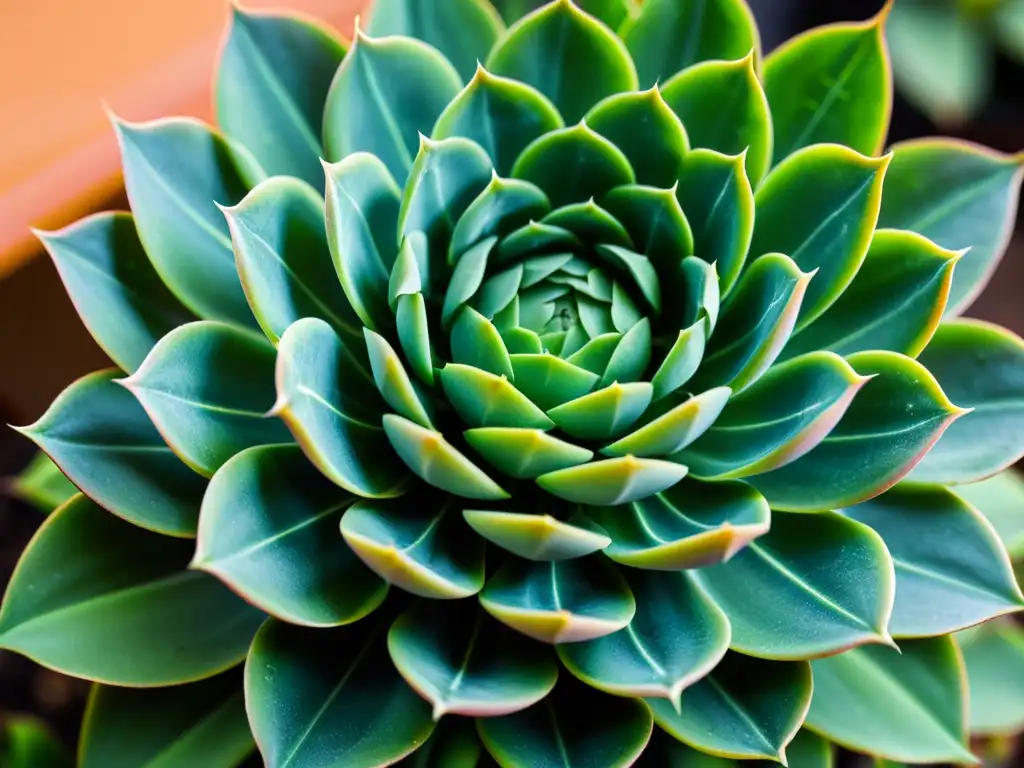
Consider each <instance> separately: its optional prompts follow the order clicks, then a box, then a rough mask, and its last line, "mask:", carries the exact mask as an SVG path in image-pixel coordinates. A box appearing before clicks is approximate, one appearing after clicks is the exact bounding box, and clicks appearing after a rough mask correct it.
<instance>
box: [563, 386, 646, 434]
mask: <svg viewBox="0 0 1024 768" xmlns="http://www.w3.org/2000/svg"><path fill="white" fill-rule="evenodd" d="M651 392H652V388H651V385H650V384H649V383H647V382H645V381H638V382H630V383H626V384H619V383H618V382H615V383H613V384H609V385H608V386H607V387H605V388H604V389H599V390H597V391H596V392H591V393H590V394H588V395H583V397H578V398H576V399H575V400H570V401H569V402H568V403H563V404H562V405H559V406H558V407H556V408H552V409H551V410H550V411H548V416H550V417H551V420H552V421H554V422H555V424H556V425H557V426H558V428H559V429H561V430H562V431H563V432H565V433H566V434H567V435H570V436H572V437H576V438H580V439H582V440H603V439H608V438H611V437H615V436H617V435H620V434H622V433H623V432H624V431H626V430H627V429H629V428H630V427H631V426H632V425H633V424H634V423H636V421H637V420H638V419H639V418H640V417H641V416H642V415H643V412H644V411H645V410H646V409H647V406H648V405H650V403H651Z"/></svg>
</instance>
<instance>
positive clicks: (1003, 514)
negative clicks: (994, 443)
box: [956, 469, 1024, 559]
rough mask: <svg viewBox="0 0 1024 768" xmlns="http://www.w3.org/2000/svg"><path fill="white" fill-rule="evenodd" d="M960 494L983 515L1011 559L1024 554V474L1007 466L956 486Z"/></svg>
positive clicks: (958, 494)
mask: <svg viewBox="0 0 1024 768" xmlns="http://www.w3.org/2000/svg"><path fill="white" fill-rule="evenodd" d="M956 494H957V496H959V497H960V498H962V499H964V500H965V501H967V502H968V503H969V504H970V505H971V506H973V507H975V508H976V509H977V510H978V511H980V512H981V514H983V515H984V516H985V517H986V519H988V521H989V522H990V523H992V527H993V528H995V529H996V533H997V534H998V535H999V538H1000V539H1001V540H1002V542H1003V546H1004V547H1005V548H1006V551H1007V552H1009V554H1010V557H1011V558H1014V559H1015V558H1019V557H1020V556H1021V555H1024V477H1021V475H1020V472H1018V471H1016V470H1014V469H1006V470H1003V471H1002V472H1000V473H998V474H995V475H992V477H990V478H988V479H986V480H982V481H981V482H978V483H968V484H967V485H960V486H957V488H956Z"/></svg>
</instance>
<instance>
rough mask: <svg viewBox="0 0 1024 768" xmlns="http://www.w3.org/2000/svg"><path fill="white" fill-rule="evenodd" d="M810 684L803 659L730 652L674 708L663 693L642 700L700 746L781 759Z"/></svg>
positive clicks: (663, 722) (666, 725)
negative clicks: (785, 660)
mask: <svg viewBox="0 0 1024 768" xmlns="http://www.w3.org/2000/svg"><path fill="white" fill-rule="evenodd" d="M727 613H728V611H727ZM730 615H731V614H730ZM811 687H812V685H811V668H810V665H809V664H808V663H807V662H805V661H803V662H796V663H793V662H789V663H783V662H778V661H763V660H761V659H753V658H750V657H748V656H743V655H741V654H738V653H730V654H727V655H726V656H725V658H724V659H723V660H722V662H721V663H720V664H719V665H718V666H717V667H715V669H714V670H713V671H712V672H711V674H710V675H708V676H707V677H705V678H704V679H703V680H700V681H699V682H697V683H696V684H695V685H693V686H691V687H690V688H688V689H687V690H686V691H685V692H684V694H683V702H682V707H681V708H680V709H679V710H678V711H677V710H676V709H674V708H673V706H672V704H671V703H670V702H668V701H665V700H663V699H647V704H648V706H650V708H651V709H652V710H653V712H654V722H655V723H657V724H658V725H659V726H661V727H662V728H663V729H664V730H666V731H668V733H669V734H670V735H671V736H674V737H675V738H677V739H679V740H680V741H682V742H684V743H686V744H689V745H690V746H691V747H695V748H697V749H699V750H701V751H702V752H709V753H711V754H713V755H720V756H722V757H730V758H734V759H751V758H758V757H759V758H765V759H768V760H774V761H778V762H781V763H783V764H785V762H786V745H787V744H789V742H790V741H792V739H793V737H794V736H796V732H797V730H798V729H799V728H800V724H801V723H802V722H803V719H804V715H805V714H806V712H807V707H808V706H809V705H810V703H811Z"/></svg>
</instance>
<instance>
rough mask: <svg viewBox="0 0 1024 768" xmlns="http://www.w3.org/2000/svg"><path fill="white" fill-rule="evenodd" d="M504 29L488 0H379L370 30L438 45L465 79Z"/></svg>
mask: <svg viewBox="0 0 1024 768" xmlns="http://www.w3.org/2000/svg"><path fill="white" fill-rule="evenodd" d="M504 31H505V25H504V24H503V23H502V21H501V17H500V16H498V13H497V11H495V10H494V7H493V6H492V5H491V4H490V3H489V2H486V0H447V1H446V2H443V3H438V4H437V5H436V7H432V8H430V9H429V10H428V9H426V8H425V7H424V6H423V5H422V4H421V3H420V2H418V0H376V2H374V4H373V9H372V13H371V14H370V23H369V25H368V26H367V32H368V33H369V34H370V35H373V36H374V37H384V36H385V35H403V36H405V37H415V38H417V39H419V40H423V41H424V42H426V43H429V44H430V45H432V46H434V47H435V48H437V49H438V50H439V51H440V52H441V53H443V54H444V55H445V57H446V58H447V59H448V60H449V61H450V62H451V63H452V64H454V65H455V69H457V70H458V72H459V75H461V76H462V79H463V80H468V79H469V78H470V77H472V76H473V70H474V69H476V66H477V62H478V61H483V60H484V59H485V58H487V54H488V52H489V51H490V50H491V47H492V46H493V45H494V43H495V42H496V41H497V40H498V38H499V37H500V36H501V35H502V33H503V32H504Z"/></svg>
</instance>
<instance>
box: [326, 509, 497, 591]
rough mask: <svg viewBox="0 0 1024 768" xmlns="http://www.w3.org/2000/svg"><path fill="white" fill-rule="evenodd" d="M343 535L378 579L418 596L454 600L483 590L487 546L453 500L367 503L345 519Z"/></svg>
mask: <svg viewBox="0 0 1024 768" xmlns="http://www.w3.org/2000/svg"><path fill="white" fill-rule="evenodd" d="M341 533H342V535H343V536H344V537H345V541H346V542H347V543H348V545H349V546H350V547H351V548H352V550H353V551H354V552H355V553H356V554H357V555H359V557H360V558H362V560H363V562H365V563H366V564H367V565H368V566H370V568H372V569H373V570H374V571H375V572H376V573H377V574H379V575H380V576H381V577H382V578H384V579H385V580H386V581H388V582H389V583H391V584H394V585H395V586H396V587H401V588H402V589H404V590H406V591H407V592H412V593H413V594H414V595H420V596H422V597H429V598H433V599H435V600H452V599H458V598H462V597H468V596H469V595H474V594H476V593H477V592H479V591H480V588H481V587H482V586H483V583H484V546H483V542H482V541H481V540H480V539H477V538H476V537H475V536H474V535H473V534H472V532H471V531H470V530H469V528H468V527H467V526H466V524H465V522H463V520H462V519H461V518H460V517H459V513H458V512H457V511H455V510H454V509H453V502H452V501H451V500H445V499H441V498H427V499H426V500H424V498H423V496H422V495H421V496H420V498H418V499H416V500H415V501H413V500H412V498H411V497H405V498H402V499H389V500H387V501H377V500H369V499H364V500H361V501H359V502H358V503H357V504H355V505H353V506H352V507H350V508H349V510H348V511H347V512H346V513H345V516H344V517H343V518H342V520H341Z"/></svg>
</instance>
